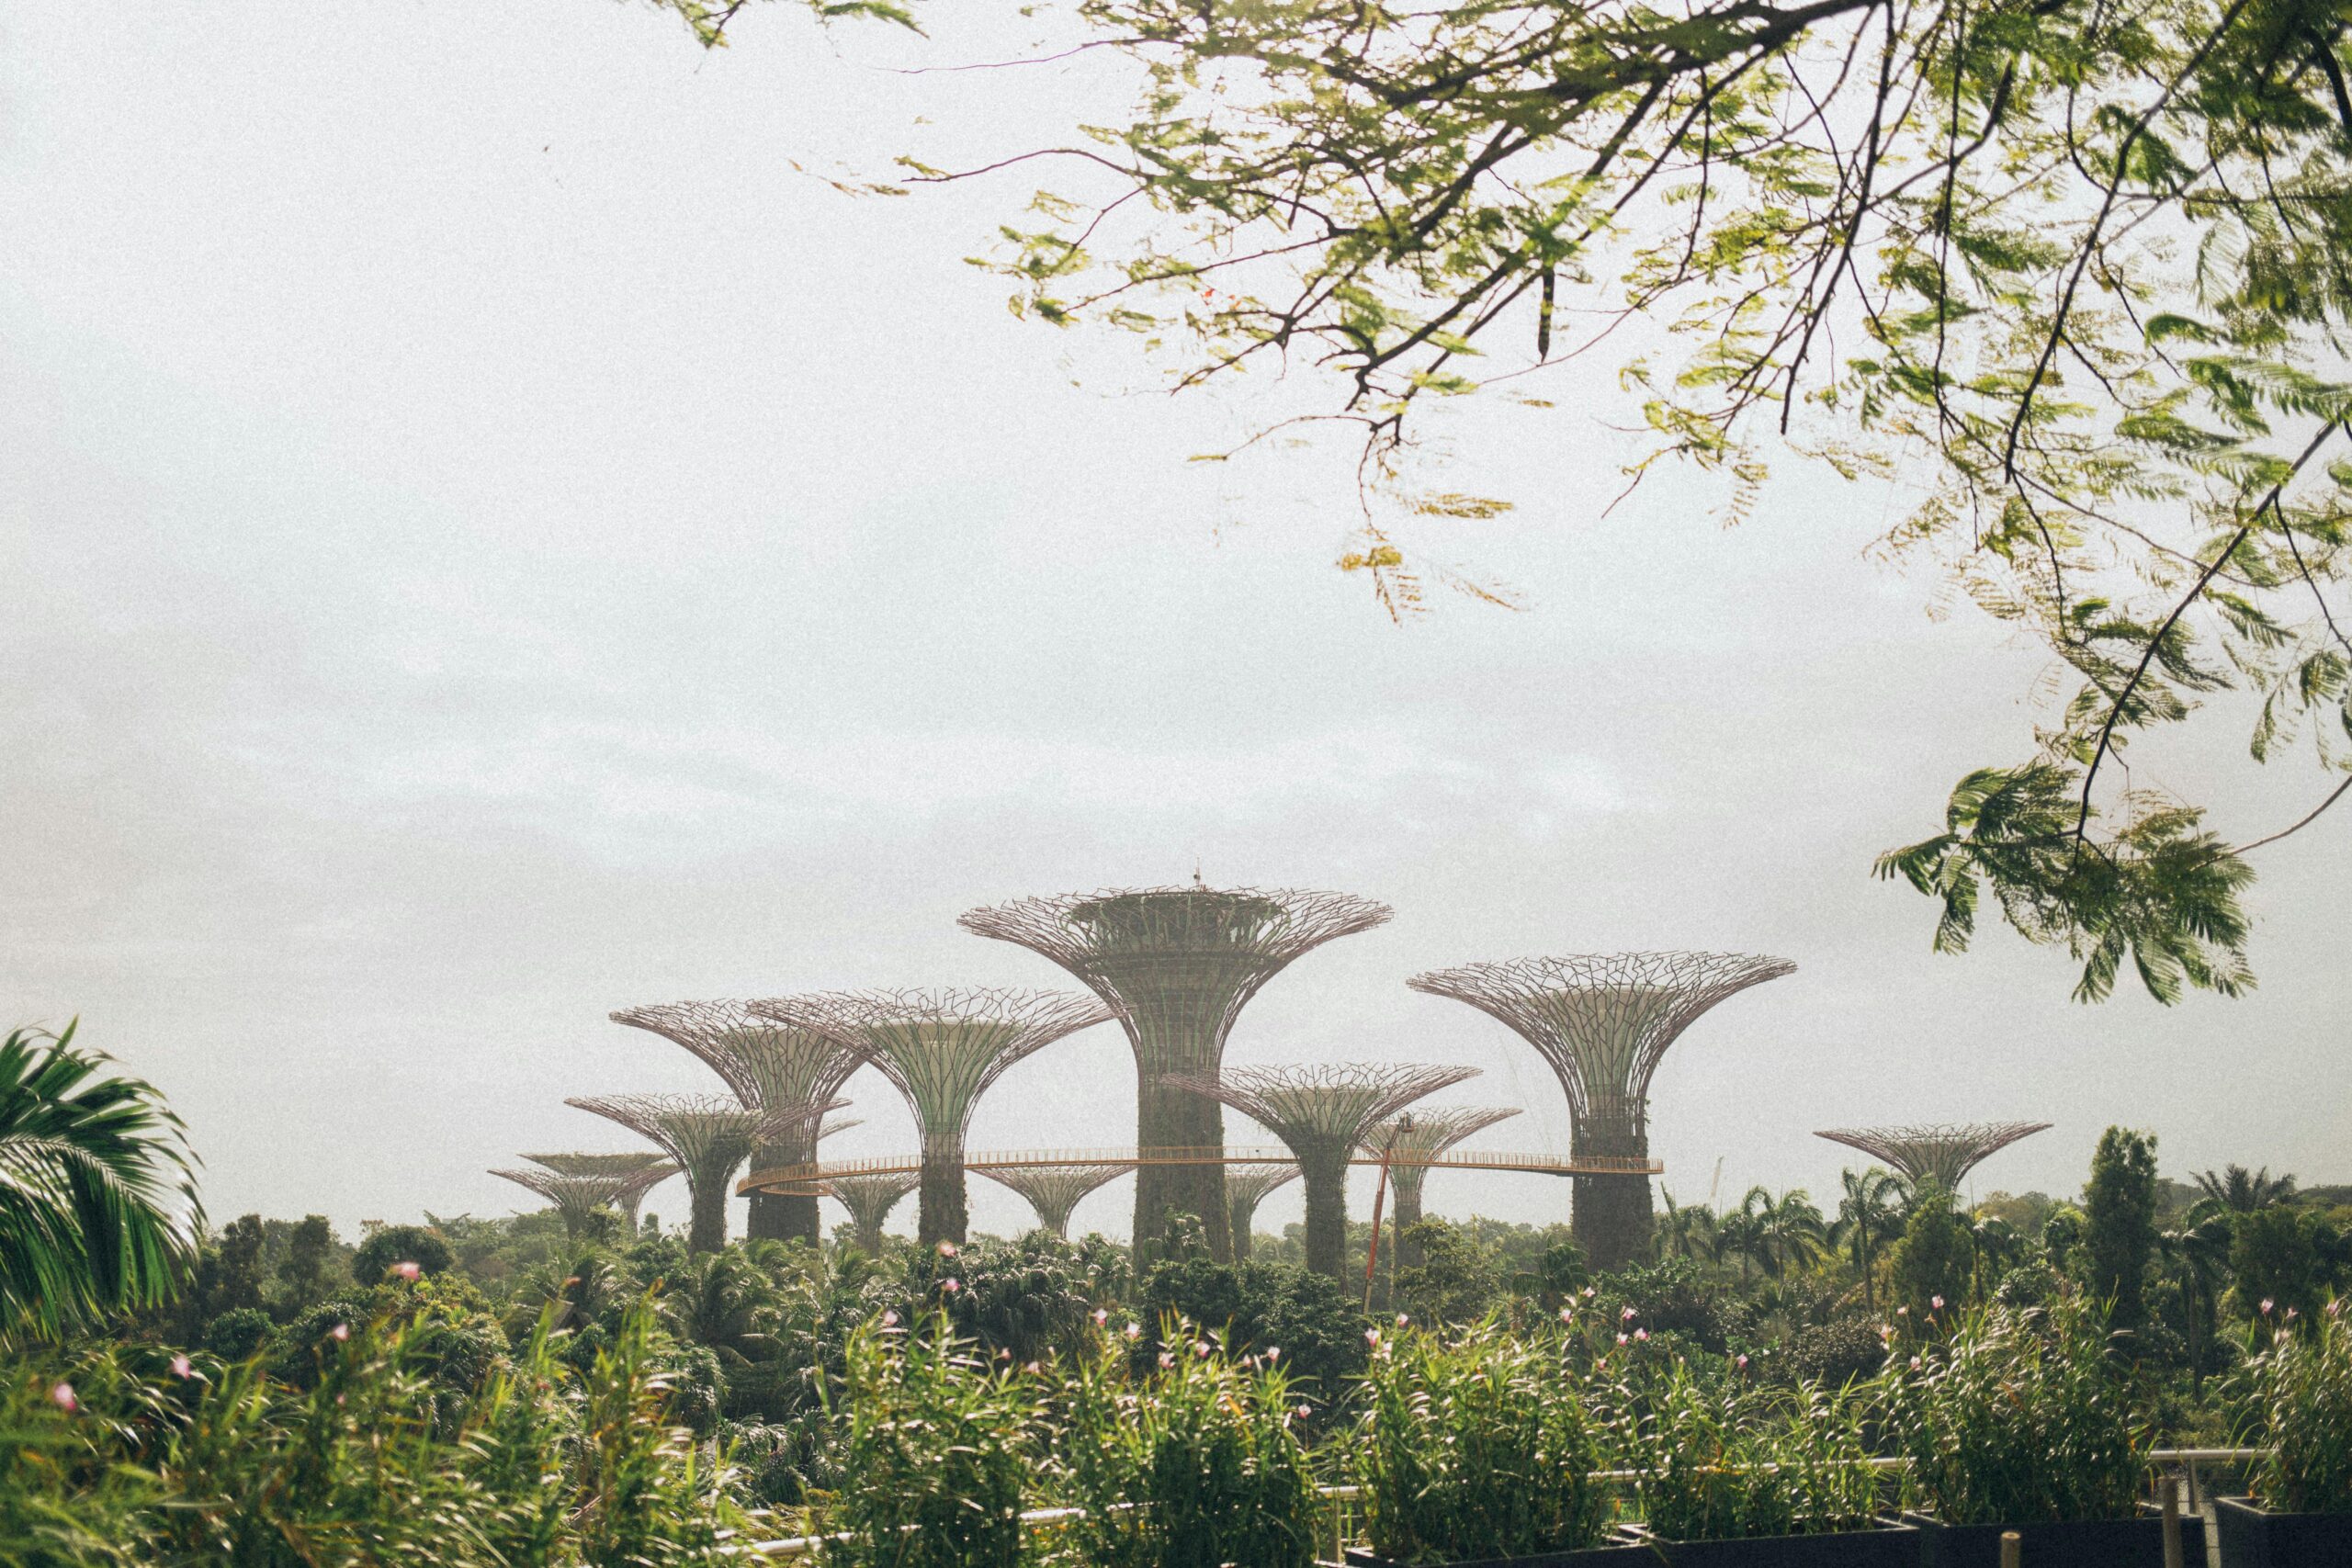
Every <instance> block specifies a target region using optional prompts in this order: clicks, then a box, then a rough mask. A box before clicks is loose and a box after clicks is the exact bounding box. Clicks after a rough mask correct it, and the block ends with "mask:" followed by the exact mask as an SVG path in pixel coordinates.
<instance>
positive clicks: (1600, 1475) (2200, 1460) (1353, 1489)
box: [739, 1449, 2270, 1562]
mask: <svg viewBox="0 0 2352 1568" xmlns="http://www.w3.org/2000/svg"><path fill="white" fill-rule="evenodd" d="M2269 1451H2270V1450H2267V1449H2154V1450H2150V1451H2149V1453H2148V1456H2147V1458H2148V1473H2149V1477H2150V1480H2151V1488H2150V1489H2151V1491H2161V1489H2162V1488H2163V1487H2164V1486H2165V1485H2167V1484H2169V1485H2173V1486H2175V1487H2177V1488H2185V1489H2186V1492H2187V1495H2188V1496H2187V1502H2186V1504H2185V1505H2184V1511H2185V1512H2188V1513H2198V1512H2200V1511H2201V1510H2202V1507H2203V1504H2202V1503H2201V1502H2200V1501H2199V1499H2200V1498H2202V1497H2203V1495H2204V1494H2203V1493H2202V1492H2200V1491H2199V1487H2198V1472H2199V1466H2201V1465H2221V1464H2230V1465H2245V1464H2251V1463H2253V1462H2254V1461H2256V1460H2258V1459H2261V1458H2262V1457H2263V1456H2264V1455H2266V1454H2267V1453H2268V1452H2269ZM1909 1463H1910V1461H1908V1460H1905V1459H1874V1460H1871V1461H1870V1465H1871V1469H1873V1470H1877V1471H1882V1472H1893V1471H1898V1470H1901V1469H1903V1468H1905V1466H1906V1465H1908V1464H1909ZM1639 1473H1640V1472H1636V1471H1631V1470H1597V1471H1594V1472H1592V1473H1591V1474H1590V1475H1589V1476H1588V1477H1587V1478H1586V1479H1587V1480H1589V1481H1597V1482H1604V1483H1606V1482H1626V1481H1633V1480H1636V1479H1638V1477H1639ZM1316 1491H1317V1494H1318V1495H1320V1496H1321V1497H1322V1499H1323V1501H1324V1502H1325V1503H1326V1504H1328V1505H1329V1508H1330V1517H1329V1519H1327V1520H1326V1521H1325V1526H1324V1533H1323V1535H1322V1540H1324V1541H1325V1542H1327V1543H1329V1546H1330V1549H1331V1552H1330V1559H1329V1560H1330V1561H1331V1562H1339V1561H1340V1559H1341V1557H1342V1556H1343V1555H1344V1553H1345V1551H1346V1549H1347V1548H1348V1547H1349V1546H1351V1545H1359V1544H1362V1539H1363V1538H1362V1533H1361V1531H1360V1530H1359V1529H1358V1528H1357V1520H1356V1513H1357V1504H1358V1503H1359V1502H1360V1501H1361V1500H1362V1498H1363V1488H1362V1487H1360V1486H1318V1487H1317V1488H1316ZM1084 1517H1086V1510H1085V1509H1083V1508H1033V1509H1031V1510H1029V1511H1028V1512H1027V1513H1024V1514H1023V1515H1022V1516H1021V1522H1022V1524H1023V1526H1025V1527H1027V1528H1028V1529H1033V1530H1034V1529H1056V1528H1058V1527H1060V1526H1064V1525H1069V1524H1074V1523H1076V1522H1077V1521H1078V1520H1080V1519H1082V1518H1084ZM828 1539H829V1538H827V1537H825V1536H820V1535H802V1536H788V1537H786V1538H785V1539H783V1540H759V1541H747V1542H745V1543H744V1544H743V1546H742V1547H741V1548H740V1549H739V1550H740V1551H741V1552H742V1554H743V1555H745V1556H747V1557H751V1558H753V1559H756V1560H758V1561H760V1562H790V1561H792V1560H794V1559H796V1558H801V1557H808V1556H811V1555H813V1554H814V1553H815V1552H816V1551H818V1549H819V1548H820V1547H822V1546H823V1545H824V1543H825V1541H826V1540H828ZM830 1539H832V1540H842V1539H843V1538H842V1537H838V1536H836V1537H831V1538H830Z"/></svg>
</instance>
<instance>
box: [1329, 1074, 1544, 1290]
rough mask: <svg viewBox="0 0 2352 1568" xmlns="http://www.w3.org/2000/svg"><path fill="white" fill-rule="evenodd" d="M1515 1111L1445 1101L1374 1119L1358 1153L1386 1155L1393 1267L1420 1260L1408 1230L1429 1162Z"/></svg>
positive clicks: (1417, 1216)
mask: <svg viewBox="0 0 2352 1568" xmlns="http://www.w3.org/2000/svg"><path fill="white" fill-rule="evenodd" d="M1518 1114H1519V1107H1518V1106H1516V1105H1446V1106H1440V1107H1437V1108H1435V1109H1433V1110H1426V1111H1405V1112H1403V1113H1402V1114H1401V1115H1397V1116H1393V1117H1391V1118H1389V1119H1388V1120H1387V1121H1385V1122H1379V1123H1378V1124H1376V1125H1375V1126H1374V1127H1373V1128H1372V1129H1371V1130H1370V1131H1368V1132H1366V1133H1365V1134H1364V1136H1363V1152H1364V1153H1366V1154H1368V1155H1371V1156H1374V1157H1375V1158H1377V1157H1379V1156H1384V1155H1385V1156H1387V1160H1388V1186H1389V1190H1391V1191H1392V1192H1393V1193H1394V1194H1395V1195H1396V1203H1397V1208H1396V1214H1397V1229H1396V1235H1397V1247H1396V1254H1395V1256H1396V1258H1397V1268H1399V1269H1416V1268H1419V1266H1420V1264H1421V1244H1420V1242H1419V1239H1418V1238H1416V1237H1414V1236H1413V1235H1410V1234H1408V1233H1410V1231H1411V1230H1412V1228H1413V1227H1414V1226H1415V1225H1417V1224H1420V1223H1421V1187H1422V1184H1423V1183H1424V1182H1426V1181H1428V1179H1429V1175H1430V1162H1431V1161H1432V1160H1434V1159H1436V1158H1437V1156H1440V1155H1442V1154H1443V1153H1445V1151H1446V1150H1448V1149H1450V1148H1452V1147H1453V1145H1456V1144H1458V1143H1461V1142H1462V1141H1463V1140H1464V1139H1465V1138H1468V1137H1471V1136H1472V1135H1474V1134H1478V1133H1483V1132H1485V1131H1486V1130H1487V1128H1489V1127H1491V1126H1493V1125H1494V1124H1495V1123H1496V1122H1504V1121H1508V1120H1510V1118H1511V1117H1513V1116H1516V1115H1518Z"/></svg>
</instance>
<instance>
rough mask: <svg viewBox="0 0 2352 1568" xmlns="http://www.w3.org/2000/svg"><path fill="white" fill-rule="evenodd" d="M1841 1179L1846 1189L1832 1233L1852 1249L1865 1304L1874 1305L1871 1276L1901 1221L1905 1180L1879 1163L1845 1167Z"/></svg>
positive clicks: (1837, 1239)
mask: <svg viewBox="0 0 2352 1568" xmlns="http://www.w3.org/2000/svg"><path fill="white" fill-rule="evenodd" d="M1838 1186H1839V1188H1840V1189H1841V1190H1842V1191H1841V1196H1840V1197H1839V1198H1838V1220H1837V1224H1836V1225H1835V1226H1834V1227H1833V1229H1832V1231H1831V1233H1830V1234H1831V1237H1832V1239H1833V1240H1835V1241H1836V1242H1838V1243H1839V1244H1841V1245H1843V1246H1844V1247H1848V1248H1849V1250H1850V1252H1851V1254H1852V1256H1853V1260H1854V1268H1855V1269H1856V1270H1857V1271H1858V1272H1859V1273H1860V1275H1861V1277H1862V1305H1863V1306H1865V1307H1872V1306H1875V1305H1877V1302H1876V1301H1875V1299H1874V1297H1873V1292H1872V1286H1871V1275H1872V1274H1873V1273H1875V1272H1876V1267H1875V1266H1876V1262H1877V1252H1878V1247H1879V1244H1880V1243H1881V1242H1883V1241H1884V1240H1885V1239H1886V1237H1887V1236H1888V1235H1889V1234H1890V1233H1892V1232H1894V1230H1895V1229H1896V1227H1897V1225H1898V1224H1899V1219H1900V1213H1901V1202H1902V1196H1903V1183H1902V1182H1901V1181H1899V1180H1897V1179H1895V1177H1894V1174H1893V1173H1892V1172H1889V1171H1884V1170H1881V1169H1880V1168H1878V1167H1876V1166H1872V1167H1871V1168H1870V1169H1868V1170H1864V1171H1859V1172H1858V1171H1851V1170H1848V1171H1841V1172H1839V1173H1838Z"/></svg>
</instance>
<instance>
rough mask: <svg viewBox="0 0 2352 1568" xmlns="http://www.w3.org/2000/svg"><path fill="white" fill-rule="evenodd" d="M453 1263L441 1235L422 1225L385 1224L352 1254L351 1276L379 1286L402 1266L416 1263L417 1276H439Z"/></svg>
mask: <svg viewBox="0 0 2352 1568" xmlns="http://www.w3.org/2000/svg"><path fill="white" fill-rule="evenodd" d="M456 1261H457V1256H456V1255H455V1254H454V1253H452V1252H451V1251H450V1250H449V1244H448V1243H447V1242H446V1241H444V1240H442V1239H441V1233H440V1232H438V1231H431V1230H427V1229H425V1228H424V1226H423V1225H385V1226H383V1227H382V1228H381V1229H379V1230H378V1231H377V1232H376V1233H375V1234H374V1235H370V1236H369V1237H368V1239H367V1240H366V1241H363V1242H361V1243H360V1244H359V1250H358V1251H357V1252H356V1253H354V1254H352V1258H351V1277H352V1278H353V1279H355V1280H358V1281H359V1282H360V1283H361V1284H363V1285H380V1284H382V1283H383V1282H384V1279H385V1276H387V1275H389V1274H390V1272H391V1271H392V1269H394V1268H395V1267H397V1266H398V1265H400V1264H402V1263H413V1264H415V1265H416V1268H417V1272H419V1273H420V1274H438V1273H440V1272H441V1271H442V1270H444V1269H447V1268H448V1267H449V1265H450V1264H452V1263H454V1262H456Z"/></svg>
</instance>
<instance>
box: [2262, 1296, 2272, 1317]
mask: <svg viewBox="0 0 2352 1568" xmlns="http://www.w3.org/2000/svg"><path fill="white" fill-rule="evenodd" d="M2270 1305H2271V1303H2270V1298H2269V1297H2268V1296H2265V1297H2263V1298H2262V1315H2263V1316H2265V1317H2268V1316H2269V1315H2270Z"/></svg>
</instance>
